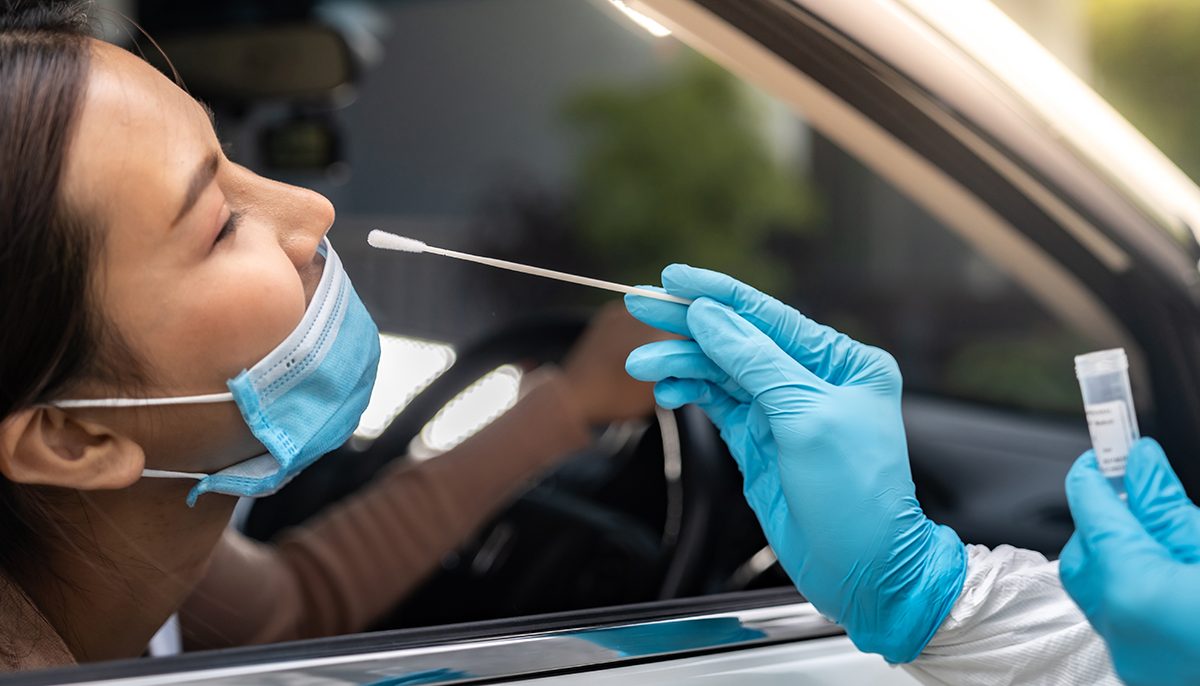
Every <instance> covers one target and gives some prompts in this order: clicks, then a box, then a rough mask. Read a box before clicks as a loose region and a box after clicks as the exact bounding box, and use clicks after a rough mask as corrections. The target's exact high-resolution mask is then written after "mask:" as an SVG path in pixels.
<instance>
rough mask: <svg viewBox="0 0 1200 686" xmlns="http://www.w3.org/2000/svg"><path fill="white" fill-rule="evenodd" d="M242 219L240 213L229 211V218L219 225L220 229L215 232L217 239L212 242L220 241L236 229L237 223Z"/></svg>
mask: <svg viewBox="0 0 1200 686" xmlns="http://www.w3.org/2000/svg"><path fill="white" fill-rule="evenodd" d="M241 220H242V215H241V214H239V213H237V212H230V213H229V219H228V220H226V221H225V225H224V226H222V227H221V231H220V232H219V233H217V239H216V240H215V241H214V243H220V242H221V241H223V240H225V239H226V238H227V237H229V236H230V235H232V234H233V232H235V231H237V227H238V223H239V222H240V221H241Z"/></svg>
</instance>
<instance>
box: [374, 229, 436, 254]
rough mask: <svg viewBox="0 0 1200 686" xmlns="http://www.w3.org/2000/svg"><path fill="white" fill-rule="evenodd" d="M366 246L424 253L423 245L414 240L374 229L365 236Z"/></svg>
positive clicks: (424, 246)
mask: <svg viewBox="0 0 1200 686" xmlns="http://www.w3.org/2000/svg"><path fill="white" fill-rule="evenodd" d="M367 244H368V245H370V246H371V247H372V248H379V249H381V250H400V251H403V252H425V248H426V247H427V246H426V245H425V243H423V242H421V241H418V240H416V239H415V238H405V237H404V236H397V235H396V234H394V233H388V232H387V231H380V230H379V229H375V230H373V231H371V233H369V234H367Z"/></svg>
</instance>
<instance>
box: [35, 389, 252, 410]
mask: <svg viewBox="0 0 1200 686" xmlns="http://www.w3.org/2000/svg"><path fill="white" fill-rule="evenodd" d="M231 402H233V393H209V394H207V395H183V396H179V397H177V398H97V399H94V400H55V401H53V402H51V403H50V405H51V406H53V407H57V408H60V409H64V410H70V409H74V408H83V407H150V406H153V405H202V404H205V403H231Z"/></svg>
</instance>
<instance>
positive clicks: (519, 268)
mask: <svg viewBox="0 0 1200 686" xmlns="http://www.w3.org/2000/svg"><path fill="white" fill-rule="evenodd" d="M367 243H369V244H370V245H371V247H372V248H380V249H382V250H399V251H400V252H412V253H423V252H427V253H433V254H434V255H441V256H442V257H453V258H454V259H456V260H466V261H467V262H476V263H478V264H486V265H487V266H489V267H499V268H500V269H508V270H510V271H514V272H521V273H522V274H532V275H533V276H543V277H545V278H547V279H557V280H559V281H566V282H567V283H577V284H579V285H580V286H591V287H592V288H600V289H603V290H606V291H616V292H617V293H630V294H632V295H640V296H642V297H644V298H654V299H655V300H665V301H667V302H669V303H679V304H680V305H691V304H692V301H691V300H688V299H686V298H680V297H679V296H675V295H668V294H666V293H659V292H657V291H648V290H646V289H645V288H637V287H635V286H626V285H625V284H620V283H613V282H612V281H603V280H601V279H593V278H589V277H586V276H576V275H575V274H568V273H566V272H559V271H555V270H553V269H542V268H541V267H531V266H529V265H527V264H517V263H516V262H509V261H508V260H497V259H495V258H492V257H481V256H479V255H471V254H469V253H465V252H458V251H457V250H446V249H445V248H435V247H433V246H432V245H428V244H426V243H424V242H422V241H418V240H416V239H413V238H405V237H404V236H397V235H396V234H394V233H388V232H387V231H380V230H378V229H376V230H374V231H372V232H371V233H369V234H367Z"/></svg>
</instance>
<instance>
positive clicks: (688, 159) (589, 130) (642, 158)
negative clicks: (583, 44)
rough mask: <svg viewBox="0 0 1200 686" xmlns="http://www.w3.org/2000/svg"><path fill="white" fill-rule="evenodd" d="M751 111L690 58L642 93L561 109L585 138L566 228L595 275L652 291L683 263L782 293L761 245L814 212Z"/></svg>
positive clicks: (618, 91) (715, 74)
mask: <svg viewBox="0 0 1200 686" xmlns="http://www.w3.org/2000/svg"><path fill="white" fill-rule="evenodd" d="M757 104H758V103H757V102H756V101H755V100H754V99H753V97H752V95H751V94H750V92H749V91H747V90H746V87H745V86H743V85H742V84H741V83H740V82H739V81H738V80H737V79H735V78H734V77H733V76H731V75H730V74H728V73H727V72H726V71H724V70H723V69H721V68H720V67H718V66H716V65H714V64H713V63H711V62H709V61H707V60H704V59H702V58H699V57H696V56H694V55H686V56H684V57H681V58H679V59H677V60H676V61H675V63H674V65H672V67H671V70H670V71H669V72H668V74H667V75H665V76H664V77H660V78H657V79H655V80H654V81H652V82H650V83H647V84H645V85H643V86H641V87H640V88H633V89H630V88H629V87H628V86H627V85H626V86H619V87H611V88H608V87H600V88H594V89H590V90H588V91H586V92H582V93H580V94H578V95H576V96H574V97H573V98H571V99H570V101H569V102H568V103H567V106H566V108H565V117H566V120H567V122H568V123H569V124H570V125H571V126H572V127H573V128H574V129H575V131H577V132H578V133H579V135H581V136H582V137H583V141H582V142H583V148H582V154H581V155H580V158H579V163H578V164H579V166H578V169H577V176H576V179H575V181H576V185H575V193H574V199H575V216H574V220H575V223H576V225H577V228H578V229H579V231H580V233H581V238H582V241H583V243H584V245H585V247H586V249H588V250H589V251H591V252H592V253H593V256H594V257H596V258H597V260H598V261H599V262H600V263H601V265H602V266H603V267H604V273H606V274H611V275H613V277H615V278H619V279H625V280H630V281H635V282H645V281H646V280H651V279H652V280H653V281H654V283H657V282H658V281H657V278H656V277H657V275H658V273H659V271H660V270H661V269H662V267H663V266H665V265H666V264H667V263H670V262H688V263H691V264H695V265H702V266H705V267H708V268H711V269H718V270H721V271H724V272H727V273H729V274H733V275H736V276H740V277H742V278H746V279H750V280H752V281H753V282H754V283H755V284H756V285H758V286H760V287H762V288H764V289H766V290H772V289H775V288H778V287H780V286H782V285H783V284H785V283H787V280H786V278H785V276H786V271H785V270H786V265H785V264H784V263H783V262H782V261H781V260H779V259H778V258H776V257H775V256H773V255H772V254H771V253H770V251H769V250H767V249H766V246H765V245H764V243H765V241H766V239H767V238H768V237H769V235H770V233H771V232H772V231H803V230H805V229H806V228H807V227H809V226H811V225H812V224H813V222H815V221H816V219H817V218H818V217H819V216H820V207H819V203H818V201H817V199H816V194H815V193H814V192H813V190H812V188H811V186H810V184H809V183H808V182H807V180H806V179H805V177H804V176H803V175H802V174H800V173H798V172H797V171H796V170H795V169H794V168H792V167H791V166H789V165H788V164H786V163H785V162H783V161H782V159H783V157H781V156H777V155H774V154H772V150H771V149H770V147H769V145H770V143H769V142H768V139H767V137H766V135H765V121H766V119H765V117H764V113H763V112H762V111H760V110H759V108H758V107H756V105H757ZM797 126H799V124H797ZM786 152H787V154H788V156H791V155H792V153H794V150H787V151H786Z"/></svg>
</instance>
